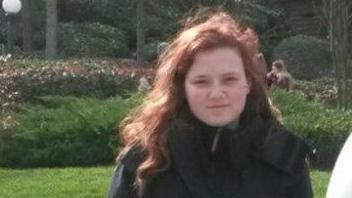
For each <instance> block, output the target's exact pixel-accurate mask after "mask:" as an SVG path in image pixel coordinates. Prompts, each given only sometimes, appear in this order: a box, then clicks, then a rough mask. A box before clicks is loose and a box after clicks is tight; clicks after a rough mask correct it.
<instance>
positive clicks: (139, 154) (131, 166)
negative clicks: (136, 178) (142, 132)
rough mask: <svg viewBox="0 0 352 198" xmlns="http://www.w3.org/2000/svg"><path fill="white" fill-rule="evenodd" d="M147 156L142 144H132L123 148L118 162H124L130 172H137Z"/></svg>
mask: <svg viewBox="0 0 352 198" xmlns="http://www.w3.org/2000/svg"><path fill="white" fill-rule="evenodd" d="M145 156H146V155H145V152H144V151H143V150H142V147H141V146H139V145H130V146H126V147H124V148H123V149H122V151H121V152H120V154H119V156H118V157H117V159H116V161H117V163H122V164H123V165H124V166H125V167H126V169H127V170H129V171H130V172H135V171H136V170H137V168H138V166H139V165H140V164H141V163H142V162H143V160H144V158H145Z"/></svg>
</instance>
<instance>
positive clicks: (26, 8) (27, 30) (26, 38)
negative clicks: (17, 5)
mask: <svg viewBox="0 0 352 198" xmlns="http://www.w3.org/2000/svg"><path fill="white" fill-rule="evenodd" d="M22 3H23V10H22V24H23V31H22V36H23V51H24V52H25V53H26V54H30V53H32V19H31V7H30V0H22Z"/></svg>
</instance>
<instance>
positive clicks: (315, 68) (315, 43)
mask: <svg viewBox="0 0 352 198" xmlns="http://www.w3.org/2000/svg"><path fill="white" fill-rule="evenodd" d="M273 58H274V59H283V60H284V61H285V62H286V64H287V68H288V70H289V72H290V73H292V74H293V76H294V77H295V78H297V79H302V80H312V79H315V78H321V77H323V76H326V75H328V74H331V73H332V57H331V53H330V51H329V44H328V42H326V41H323V40H320V39H318V38H315V37H312V36H304V35H297V36H292V37H289V38H286V39H284V40H283V41H282V42H281V43H280V44H279V45H278V46H276V47H275V49H274V56H273Z"/></svg>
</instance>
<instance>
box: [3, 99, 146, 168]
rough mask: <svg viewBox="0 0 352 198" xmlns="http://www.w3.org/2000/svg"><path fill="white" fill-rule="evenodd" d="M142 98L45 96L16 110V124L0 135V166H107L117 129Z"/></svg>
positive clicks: (113, 152) (112, 151) (117, 143)
mask: <svg viewBox="0 0 352 198" xmlns="http://www.w3.org/2000/svg"><path fill="white" fill-rule="evenodd" d="M141 99H142V95H140V94H137V95H134V96H132V97H131V98H129V99H125V100H124V99H121V98H112V99H108V100H98V99H94V98H76V97H59V96H47V97H43V98H40V99H38V100H37V101H36V103H34V104H29V103H28V104H24V105H21V106H20V107H18V109H17V113H15V115H14V117H15V118H16V121H17V122H18V124H17V125H16V126H15V127H12V128H10V129H7V130H5V131H1V133H0V166H6V167H40V166H45V167H54V166H88V165H97V164H106V163H110V162H113V160H114V157H115V155H116V152H115V151H116V148H117V146H118V145H119V140H118V138H117V130H118V129H117V126H118V123H119V121H120V120H121V119H122V118H123V117H124V116H125V115H126V113H127V112H128V111H129V110H130V109H131V108H132V107H134V106H135V105H136V104H137V103H139V102H140V101H141Z"/></svg>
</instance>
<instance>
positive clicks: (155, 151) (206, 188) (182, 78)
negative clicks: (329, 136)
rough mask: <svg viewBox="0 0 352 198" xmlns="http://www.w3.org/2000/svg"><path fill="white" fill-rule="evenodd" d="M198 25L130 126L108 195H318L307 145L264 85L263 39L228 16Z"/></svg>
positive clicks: (181, 37) (168, 59) (175, 50)
mask: <svg viewBox="0 0 352 198" xmlns="http://www.w3.org/2000/svg"><path fill="white" fill-rule="evenodd" d="M195 21H196V22H195V23H193V24H192V25H188V26H187V27H185V28H184V29H183V30H182V31H181V32H180V33H179V34H178V35H177V36H176V38H175V39H174V40H173V41H172V42H171V43H170V46H169V47H168V49H167V50H166V51H164V52H163V54H162V56H161V58H160V61H159V63H158V69H157V73H156V77H155V82H154V85H153V88H152V90H151V91H150V93H149V94H148V97H147V99H146V101H145V102H144V104H143V105H141V106H140V107H139V109H138V110H137V111H136V112H135V113H134V114H133V115H130V116H129V117H128V118H126V119H125V121H124V122H123V125H122V131H121V132H122V140H123V142H124V144H125V148H124V149H123V151H122V152H121V153H120V155H119V157H118V159H117V167H116V169H115V170H114V173H113V178H112V181H111V185H110V191H109V195H108V197H111V198H112V197H115V198H137V197H143V198H166V197H167V198H223V197H229V198H234V197H236V198H311V197H313V196H312V190H311V184H310V178H309V170H308V168H307V166H306V156H307V153H308V152H309V147H308V146H307V144H306V143H305V142H304V141H303V140H301V139H300V138H298V137H296V136H295V135H293V134H292V133H290V132H288V131H287V130H286V129H285V128H283V126H282V125H281V124H280V123H279V122H278V121H277V119H276V118H275V116H274V115H273V112H272V111H271V109H270V105H269V102H268V97H267V95H266V88H265V85H263V84H264V83H263V80H258V71H257V69H258V67H257V65H258V60H257V59H256V58H255V57H257V56H256V54H257V53H258V51H257V50H258V45H257V36H256V34H255V33H254V32H253V31H252V30H251V29H249V28H246V27H243V26H241V25H239V24H238V23H237V22H236V21H235V20H234V19H233V18H232V17H231V16H229V15H228V14H226V13H224V12H221V11H219V12H216V13H213V14H211V15H209V16H208V17H207V18H206V19H203V20H195Z"/></svg>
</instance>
